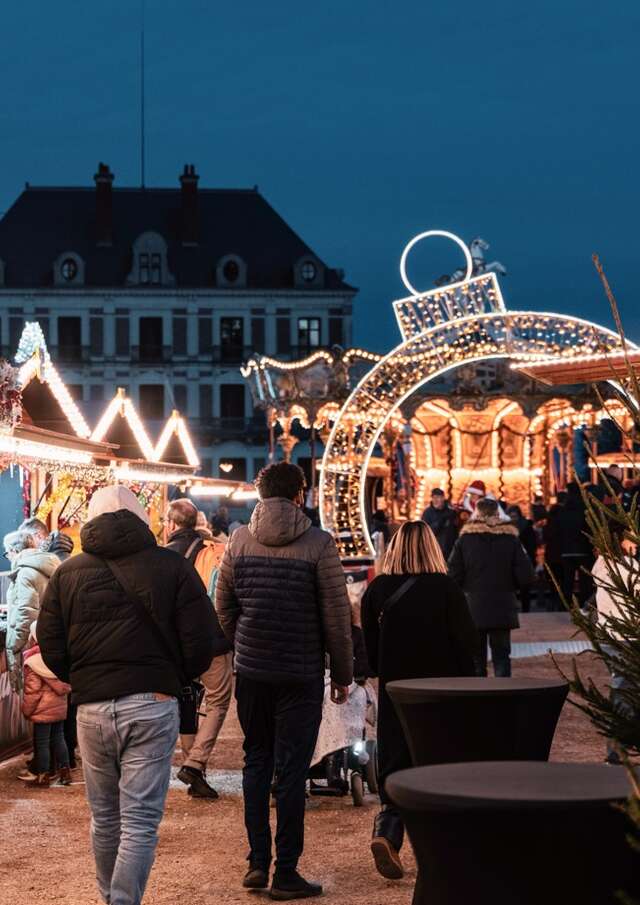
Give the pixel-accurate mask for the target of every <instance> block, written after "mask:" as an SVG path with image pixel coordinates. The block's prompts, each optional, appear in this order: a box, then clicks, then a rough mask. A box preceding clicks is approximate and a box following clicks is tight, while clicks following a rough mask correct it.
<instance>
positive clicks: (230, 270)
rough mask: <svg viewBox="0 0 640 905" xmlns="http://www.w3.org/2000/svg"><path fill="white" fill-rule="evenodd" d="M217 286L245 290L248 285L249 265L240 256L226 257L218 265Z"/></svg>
mask: <svg viewBox="0 0 640 905" xmlns="http://www.w3.org/2000/svg"><path fill="white" fill-rule="evenodd" d="M216 285H217V286H225V287H228V288H229V289H243V288H244V287H245V286H246V285H247V265H246V264H245V262H244V261H243V260H242V258H241V257H240V256H239V255H225V256H224V257H223V258H220V260H219V261H218V263H217V265H216Z"/></svg>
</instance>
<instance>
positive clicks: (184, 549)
mask: <svg viewBox="0 0 640 905" xmlns="http://www.w3.org/2000/svg"><path fill="white" fill-rule="evenodd" d="M209 538H210V539H211V540H209ZM209 543H213V534H211V532H209V537H206V535H205V534H204V532H203V531H202V530H201V529H194V528H180V529H179V530H178V531H174V532H173V534H172V535H171V536H170V538H169V540H168V541H167V543H166V548H167V550H173V551H174V552H175V553H178V554H179V555H180V556H183V557H185V559H186V560H187V562H189V563H191V565H192V566H194V568H195V567H196V560H197V558H198V554H199V553H200V552H201V551H202V550H204V548H205V546H206V545H207V544H209ZM220 543H221V542H220V541H218V544H220ZM189 551H191V552H189ZM187 553H189V556H188V557H187ZM214 561H215V560H214ZM201 572H202V569H199V570H198V569H196V574H197V575H198V578H200V580H201V581H202V582H203V584H204V587H205V590H207V593H209V592H208V588H209V587H210V582H211V574H208V575H207V574H206V573H205V574H200V573H201ZM211 609H212V612H213V619H214V622H215V646H214V656H216V657H219V656H221V655H222V654H228V653H229V652H230V651H231V644H230V643H229V641H228V640H227V637H226V635H225V633H224V632H223V631H222V629H221V627H220V623H219V622H218V616H217V614H216V611H215V609H214V608H213V601H212V602H211Z"/></svg>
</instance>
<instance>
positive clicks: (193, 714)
mask: <svg viewBox="0 0 640 905" xmlns="http://www.w3.org/2000/svg"><path fill="white" fill-rule="evenodd" d="M103 562H104V564H105V565H106V566H107V568H108V569H109V571H110V572H111V574H112V575H113V577H114V578H115V580H116V582H117V583H118V584H119V585H120V587H121V588H122V590H123V591H124V593H125V595H126V596H127V598H128V600H129V601H130V602H131V603H133V604H135V605H136V607H137V610H138V613H139V614H140V616H142V619H143V621H144V622H146V624H147V625H148V626H149V628H150V629H151V631H152V633H153V636H154V637H155V639H156V641H157V642H158V644H159V645H160V647H161V649H162V650H163V651H164V653H165V654H166V655H167V657H168V659H169V661H170V663H171V664H172V666H173V668H174V669H175V672H176V675H177V677H178V681H179V682H180V695H179V697H178V706H179V708H180V732H181V734H183V735H195V733H196V731H197V727H198V707H199V703H200V699H201V697H202V694H201V690H202V686H201V685H200V683H199V682H190V681H189V680H188V679H187V678H186V677H185V675H184V671H183V669H182V666H181V665H180V664H179V663H178V661H177V660H176V656H175V651H174V650H173V647H172V646H171V643H170V642H169V640H168V638H167V637H166V636H165V634H164V632H163V631H162V629H161V628H160V626H159V625H158V623H157V622H156V620H155V619H154V618H153V615H152V614H151V612H150V611H149V608H148V607H147V605H146V604H145V602H144V601H143V600H142V598H141V597H140V596H139V595H138V594H137V592H136V591H135V589H134V588H133V586H132V585H131V584H129V580H128V578H127V576H126V575H125V573H124V572H123V570H122V569H121V568H120V566H119V565H117V564H116V563H115V562H114V561H113V560H112V559H104V560H103Z"/></svg>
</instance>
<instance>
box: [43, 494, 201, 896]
mask: <svg viewBox="0 0 640 905" xmlns="http://www.w3.org/2000/svg"><path fill="white" fill-rule="evenodd" d="M88 516H89V521H88V522H87V524H86V525H85V526H84V528H83V529H82V533H81V535H80V539H81V543H82V550H83V552H82V553H81V554H80V555H79V556H74V557H72V558H71V559H69V560H67V561H66V562H65V563H63V564H62V565H61V566H60V567H59V568H58V569H57V570H56V571H55V572H54V575H53V577H52V580H51V581H50V582H49V586H48V588H47V591H46V593H45V596H44V600H43V603H42V609H41V612H40V616H39V619H38V640H39V642H40V650H41V653H42V656H43V658H44V661H45V663H46V664H47V666H48V667H49V669H51V670H52V671H53V672H54V673H55V674H56V675H57V676H58V678H59V679H62V680H63V681H65V682H69V683H70V684H71V688H72V700H73V701H74V703H76V704H78V737H79V743H80V750H81V753H82V761H83V768H84V778H85V781H86V789H87V798H88V801H89V806H90V808H91V813H92V818H93V819H92V822H91V835H92V841H93V850H94V855H95V860H96V874H97V880H98V887H99V890H100V894H101V896H102V898H103V900H104V901H105V902H111V903H113V905H138V903H140V902H141V901H142V897H143V895H144V890H145V886H146V883H147V879H148V876H149V871H150V870H151V866H152V864H153V860H154V855H155V848H156V844H157V830H158V825H159V823H160V820H161V819H162V813H163V811H164V803H165V798H166V795H167V790H168V788H169V777H170V771H171V758H172V756H173V752H174V749H175V745H176V739H177V736H178V722H179V719H178V698H179V696H180V694H181V689H182V687H183V684H184V682H185V681H188V680H190V679H192V678H194V677H196V676H199V675H200V673H202V672H203V670H205V669H206V668H207V666H208V665H209V663H210V662H211V656H212V653H213V642H214V616H213V612H212V606H211V601H210V600H209V597H208V595H207V593H206V591H205V589H204V587H203V585H202V582H201V580H200V578H199V577H198V575H197V573H196V572H195V570H194V569H193V567H192V566H190V565H189V563H188V562H187V561H186V560H185V559H184V557H181V556H178V555H177V554H176V553H174V552H172V551H171V550H165V549H163V548H162V547H158V545H157V544H156V540H155V537H154V536H153V534H152V533H151V531H150V530H149V526H148V518H147V514H146V512H145V511H144V509H143V508H142V506H141V505H140V503H139V502H138V500H137V499H136V497H135V496H134V494H133V493H132V492H131V491H130V490H129V489H128V488H127V487H122V486H114V487H105V488H103V489H101V490H98V491H97V492H96V493H95V494H94V495H93V497H92V498H91V501H90V503H89V512H88Z"/></svg>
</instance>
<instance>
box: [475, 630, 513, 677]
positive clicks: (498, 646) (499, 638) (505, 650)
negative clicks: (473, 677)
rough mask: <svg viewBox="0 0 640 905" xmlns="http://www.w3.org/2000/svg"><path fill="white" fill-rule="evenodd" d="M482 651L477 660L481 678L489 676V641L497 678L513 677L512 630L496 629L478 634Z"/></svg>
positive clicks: (477, 668) (477, 669)
mask: <svg viewBox="0 0 640 905" xmlns="http://www.w3.org/2000/svg"><path fill="white" fill-rule="evenodd" d="M478 635H479V637H480V651H479V654H478V658H477V660H476V671H477V673H478V675H479V676H486V674H487V640H488V641H489V646H490V647H491V659H492V661H493V672H494V675H495V676H496V677H497V678H509V676H510V675H511V629H508V628H505V629H502V628H494V629H488V630H487V631H481V632H478Z"/></svg>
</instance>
